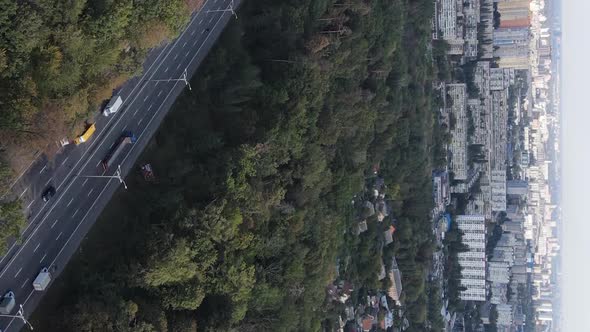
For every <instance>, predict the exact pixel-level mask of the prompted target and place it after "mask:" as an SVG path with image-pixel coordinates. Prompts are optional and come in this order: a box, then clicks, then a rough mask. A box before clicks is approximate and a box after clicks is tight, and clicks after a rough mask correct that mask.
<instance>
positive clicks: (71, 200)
mask: <svg viewBox="0 0 590 332" xmlns="http://www.w3.org/2000/svg"><path fill="white" fill-rule="evenodd" d="M73 201H74V197H72V199H70V202H69V203H68V205H66V207H68V206H70V204H72V202H73Z"/></svg>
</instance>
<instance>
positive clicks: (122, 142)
mask: <svg viewBox="0 0 590 332" xmlns="http://www.w3.org/2000/svg"><path fill="white" fill-rule="evenodd" d="M135 141H137V138H136V137H135V135H133V133H132V132H125V133H123V135H122V136H121V137H119V140H118V141H117V143H116V144H115V146H113V148H112V149H111V150H110V151H109V153H108V154H107V155H106V157H105V158H104V159H103V160H102V167H103V169H104V170H105V171H106V170H108V169H109V167H111V166H112V165H113V163H114V162H115V161H116V160H117V157H118V156H119V155H120V154H121V152H123V150H124V149H125V147H126V146H127V144H132V143H135Z"/></svg>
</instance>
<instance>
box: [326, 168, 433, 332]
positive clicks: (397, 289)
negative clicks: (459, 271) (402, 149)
mask: <svg viewBox="0 0 590 332" xmlns="http://www.w3.org/2000/svg"><path fill="white" fill-rule="evenodd" d="M374 172H375V174H374V175H375V176H374V177H371V178H369V179H367V185H366V187H365V191H364V192H363V193H362V194H359V195H355V196H354V199H353V201H352V205H353V208H354V209H355V211H356V213H355V218H356V220H355V222H354V223H353V225H352V228H351V229H350V230H349V231H350V233H351V234H352V235H354V236H356V237H358V238H359V241H374V240H375V237H373V236H367V237H365V236H364V235H363V233H366V232H369V233H371V232H377V235H378V236H377V239H378V244H379V245H380V248H381V255H380V257H381V258H380V265H381V266H380V270H379V272H378V273H377V279H378V280H379V281H382V282H383V283H382V284H383V285H387V287H383V288H382V289H368V290H365V291H366V292H367V293H368V295H367V296H366V297H365V298H358V297H355V298H354V299H353V298H352V296H353V292H354V285H353V283H352V282H351V281H350V280H347V279H346V277H345V274H346V273H342V275H341V273H340V271H343V272H345V271H347V269H348V266H349V263H350V261H351V257H350V256H348V257H345V258H343V259H338V261H337V262H336V269H335V272H336V275H335V280H334V281H333V282H332V283H331V284H329V285H328V286H327V287H326V293H327V297H328V299H329V300H330V301H331V302H333V303H335V304H337V305H338V306H339V307H340V308H342V307H343V308H344V309H343V310H341V311H340V313H339V318H338V319H339V328H338V331H342V332H344V331H363V332H368V331H376V330H390V329H393V326H394V318H395V319H396V320H397V321H398V323H397V325H398V326H408V324H409V323H408V320H407V319H406V318H404V317H403V316H399V315H397V316H395V317H394V308H390V305H397V306H401V305H402V302H401V296H402V292H403V285H402V274H401V271H400V269H399V267H398V264H397V261H396V259H395V257H392V258H390V259H385V258H384V257H389V256H388V255H386V254H385V253H384V251H385V250H387V249H388V248H389V249H391V246H390V245H391V244H392V243H393V234H394V233H395V231H396V227H395V224H396V220H395V219H394V218H393V216H392V211H391V208H390V206H389V203H388V201H387V200H386V199H385V191H386V188H385V181H384V179H383V178H381V177H380V176H379V175H378V172H379V171H378V166H376V168H375V170H374ZM441 195H444V193H441Z"/></svg>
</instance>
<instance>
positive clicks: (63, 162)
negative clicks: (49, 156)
mask: <svg viewBox="0 0 590 332" xmlns="http://www.w3.org/2000/svg"><path fill="white" fill-rule="evenodd" d="M68 159H70V157H69V156H68V157H66V159H64V161H62V162H61V164H62V165H63V164H65V163H66V161H68Z"/></svg>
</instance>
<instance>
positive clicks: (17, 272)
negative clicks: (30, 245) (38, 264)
mask: <svg viewBox="0 0 590 332" xmlns="http://www.w3.org/2000/svg"><path fill="white" fill-rule="evenodd" d="M22 270H23V268H22V267H21V268H20V269H18V271H16V274H15V275H14V277H15V278H16V277H18V275H19V274H20V271H22Z"/></svg>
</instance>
